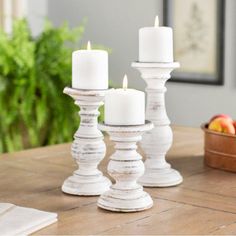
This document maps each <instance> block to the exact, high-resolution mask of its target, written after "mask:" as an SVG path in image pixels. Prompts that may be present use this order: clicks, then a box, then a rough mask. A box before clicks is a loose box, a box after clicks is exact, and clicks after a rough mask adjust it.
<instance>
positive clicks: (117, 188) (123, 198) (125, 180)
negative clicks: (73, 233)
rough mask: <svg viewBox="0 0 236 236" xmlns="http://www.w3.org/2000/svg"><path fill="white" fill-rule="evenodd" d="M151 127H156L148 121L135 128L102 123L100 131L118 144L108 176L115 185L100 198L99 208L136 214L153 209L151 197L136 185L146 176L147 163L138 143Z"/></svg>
mask: <svg viewBox="0 0 236 236" xmlns="http://www.w3.org/2000/svg"><path fill="white" fill-rule="evenodd" d="M152 127H153V124H152V123H151V122H149V121H146V123H145V124H144V125H133V126H132V125H127V126H113V125H106V124H99V129H101V130H103V131H106V132H107V133H108V134H109V135H110V139H111V140H112V141H114V142H115V144H116V145H115V149H116V151H115V153H113V154H112V156H111V157H110V162H109V164H108V173H109V174H110V176H112V177H113V178H114V179H115V181H116V182H115V184H113V185H112V186H111V187H110V189H109V190H108V191H107V192H105V193H103V194H102V195H101V196H100V198H99V199H98V203H97V204H98V206H99V207H100V208H103V209H106V210H110V211H119V212H135V211H142V210H145V209H148V208H150V207H152V205H153V201H152V199H151V197H150V195H149V194H148V193H146V192H144V191H143V187H142V186H141V185H139V184H138V183H137V179H138V178H139V177H140V176H142V174H143V173H144V164H143V161H142V156H141V155H140V154H138V153H137V151H136V149H137V145H136V143H137V142H138V141H140V140H141V139H142V134H143V133H144V132H145V131H148V130H150V129H152Z"/></svg>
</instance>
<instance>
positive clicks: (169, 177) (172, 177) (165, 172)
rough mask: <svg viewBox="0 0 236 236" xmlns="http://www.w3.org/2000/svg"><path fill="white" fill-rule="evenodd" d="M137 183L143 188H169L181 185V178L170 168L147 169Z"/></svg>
mask: <svg viewBox="0 0 236 236" xmlns="http://www.w3.org/2000/svg"><path fill="white" fill-rule="evenodd" d="M138 182H139V183H140V184H141V185H143V186H145V187H171V186H176V185H179V184H180V183H182V182H183V177H182V176H181V175H180V173H179V172H178V171H177V170H175V169H172V168H166V169H159V170H158V169H153V170H152V169H149V170H147V171H146V172H145V174H144V175H143V176H142V177H141V178H140V179H139V181H138Z"/></svg>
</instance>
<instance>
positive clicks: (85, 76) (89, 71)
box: [72, 42, 108, 90]
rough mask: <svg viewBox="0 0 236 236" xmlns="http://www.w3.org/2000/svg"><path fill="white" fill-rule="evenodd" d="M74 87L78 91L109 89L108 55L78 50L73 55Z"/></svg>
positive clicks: (95, 51) (89, 46) (99, 51)
mask: <svg viewBox="0 0 236 236" xmlns="http://www.w3.org/2000/svg"><path fill="white" fill-rule="evenodd" d="M72 87H73V88H76V89H89V90H93V89H94V90H96V89H107V88H108V53H107V52H106V51H104V50H92V49H91V45H90V42H88V46H87V50H77V51H74V52H73V54H72Z"/></svg>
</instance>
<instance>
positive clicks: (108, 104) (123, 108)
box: [105, 75, 145, 125]
mask: <svg viewBox="0 0 236 236" xmlns="http://www.w3.org/2000/svg"><path fill="white" fill-rule="evenodd" d="M127 85H128V81H127V77H126V75H125V77H124V80H123V88H122V89H111V90H109V91H108V92H107V93H106V95H105V124H108V125H141V124H144V123H145V94H144V92H142V91H138V90H135V89H128V88H127Z"/></svg>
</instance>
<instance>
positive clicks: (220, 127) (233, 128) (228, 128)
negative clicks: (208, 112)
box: [208, 114, 236, 134]
mask: <svg viewBox="0 0 236 236" xmlns="http://www.w3.org/2000/svg"><path fill="white" fill-rule="evenodd" d="M208 129H210V130H213V131H217V132H222V133H227V134H235V133H236V121H233V119H232V118H231V117H230V116H228V115H225V114H219V115H216V116H213V117H212V118H211V119H210V122H209V124H208Z"/></svg>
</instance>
